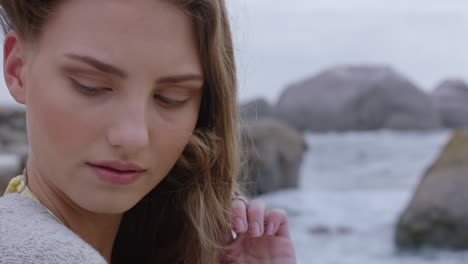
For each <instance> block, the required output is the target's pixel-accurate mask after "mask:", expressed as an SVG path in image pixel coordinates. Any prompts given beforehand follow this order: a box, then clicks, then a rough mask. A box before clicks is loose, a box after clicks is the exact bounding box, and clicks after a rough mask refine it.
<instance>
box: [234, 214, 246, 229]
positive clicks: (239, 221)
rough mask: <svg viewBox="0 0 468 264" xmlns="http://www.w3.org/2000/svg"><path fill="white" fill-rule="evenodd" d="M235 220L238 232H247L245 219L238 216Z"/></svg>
mask: <svg viewBox="0 0 468 264" xmlns="http://www.w3.org/2000/svg"><path fill="white" fill-rule="evenodd" d="M234 222H235V223H236V229H237V230H236V231H237V232H245V231H246V230H245V225H244V220H242V219H241V218H240V217H237V218H236V219H234Z"/></svg>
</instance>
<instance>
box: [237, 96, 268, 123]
mask: <svg viewBox="0 0 468 264" xmlns="http://www.w3.org/2000/svg"><path fill="white" fill-rule="evenodd" d="M240 113H241V116H242V118H243V119H253V120H257V119H262V118H267V117H273V116H274V111H273V108H272V106H271V105H270V104H269V103H268V102H267V101H266V100H265V99H263V98H257V99H255V100H252V101H249V102H247V103H244V104H242V105H241V106H240Z"/></svg>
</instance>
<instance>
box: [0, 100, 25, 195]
mask: <svg viewBox="0 0 468 264" xmlns="http://www.w3.org/2000/svg"><path fill="white" fill-rule="evenodd" d="M27 152H28V144H27V134H26V116H25V110H24V107H22V106H20V105H15V104H1V105H0V195H2V194H3V191H4V190H5V187H6V184H7V183H8V181H9V180H10V179H11V178H12V177H14V176H16V175H18V174H19V173H21V171H22V169H23V167H24V165H25V160H26V156H27Z"/></svg>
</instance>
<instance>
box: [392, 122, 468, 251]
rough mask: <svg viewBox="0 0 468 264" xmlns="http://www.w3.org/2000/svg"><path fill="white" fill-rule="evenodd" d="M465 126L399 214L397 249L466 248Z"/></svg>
mask: <svg viewBox="0 0 468 264" xmlns="http://www.w3.org/2000/svg"><path fill="white" fill-rule="evenodd" d="M467 189H468V130H459V131H456V132H455V133H454V135H453V137H452V139H451V140H450V141H449V143H448V144H447V145H446V146H445V148H444V150H443V152H442V154H441V155H440V157H439V158H438V160H437V161H436V162H435V163H434V164H433V165H432V166H431V167H430V168H429V169H428V170H427V172H426V173H425V175H424V178H423V179H422V181H421V182H420V184H419V186H418V188H417V189H416V192H415V194H414V196H413V198H412V200H411V201H410V203H409V205H408V207H407V208H406V210H405V211H404V212H403V214H402V215H401V216H400V219H399V222H398V224H397V227H396V234H395V242H396V245H397V247H398V248H400V249H415V248H420V247H425V246H428V247H438V248H448V249H468V206H467V204H468V192H467Z"/></svg>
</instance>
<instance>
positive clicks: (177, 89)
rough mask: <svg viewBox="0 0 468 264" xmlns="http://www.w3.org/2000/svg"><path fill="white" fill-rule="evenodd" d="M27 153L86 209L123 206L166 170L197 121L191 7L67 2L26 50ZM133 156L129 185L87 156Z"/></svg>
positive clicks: (110, 0) (143, 0)
mask: <svg viewBox="0 0 468 264" xmlns="http://www.w3.org/2000/svg"><path fill="white" fill-rule="evenodd" d="M24 63H25V65H24V68H23V72H22V76H23V80H22V81H23V86H24V91H25V102H24V103H25V104H26V105H27V122H28V134H29V143H30V147H31V162H33V164H34V166H35V168H36V169H37V171H38V172H39V173H38V174H39V175H40V176H41V177H42V178H43V180H44V182H45V183H46V184H47V185H48V186H49V187H50V188H51V190H53V191H54V192H57V193H59V194H60V195H64V197H66V198H68V199H71V201H73V202H74V203H76V204H77V205H79V206H80V207H82V208H84V209H87V210H89V211H93V212H100V213H121V212H124V211H126V210H128V209H130V208H131V207H132V206H133V205H135V204H136V203H137V202H138V201H139V200H140V199H141V198H142V197H143V196H144V195H146V194H147V193H148V192H149V191H150V190H152V189H153V188H154V187H155V186H156V185H157V184H158V183H159V182H160V181H161V180H162V179H163V178H164V177H165V176H166V174H167V173H168V172H169V171H170V169H171V168H172V167H173V165H174V164H175V162H176V160H177V159H178V158H179V156H180V154H181V153H182V151H183V149H184V147H185V146H186V144H187V142H188V139H189V137H190V135H191V134H192V131H193V129H194V127H195V124H196V121H197V118H198V112H199V107H200V101H201V94H202V85H203V76H202V67H201V62H200V57H199V54H198V47H197V41H196V37H195V33H194V28H193V26H192V23H191V19H190V17H189V15H187V14H186V13H185V12H184V11H183V10H180V9H178V8H177V7H175V6H172V5H170V4H168V3H167V2H164V1H158V0H132V1H128V0H105V1H104V0H103V1H95V0H82V1H66V3H64V4H63V5H61V6H59V8H58V9H57V10H56V13H54V16H53V17H52V18H51V20H50V21H49V22H48V23H47V24H46V25H45V27H44V31H43V33H42V35H41V37H40V39H39V41H38V42H37V43H36V44H35V45H34V47H31V48H30V51H28V55H27V56H25V60H24ZM103 160H107V161H109V160H110V161H123V162H132V163H135V164H137V165H139V166H141V167H142V168H143V169H144V170H145V172H144V173H142V174H141V177H140V178H138V179H137V180H136V181H134V182H132V183H127V184H122V183H120V184H118V183H110V182H108V181H105V180H102V179H101V178H100V177H98V175H97V174H96V173H95V172H94V170H93V169H92V167H91V166H90V165H89V163H96V162H99V161H103Z"/></svg>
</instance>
